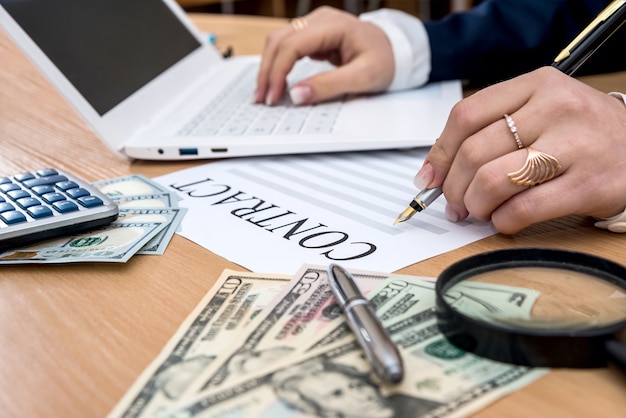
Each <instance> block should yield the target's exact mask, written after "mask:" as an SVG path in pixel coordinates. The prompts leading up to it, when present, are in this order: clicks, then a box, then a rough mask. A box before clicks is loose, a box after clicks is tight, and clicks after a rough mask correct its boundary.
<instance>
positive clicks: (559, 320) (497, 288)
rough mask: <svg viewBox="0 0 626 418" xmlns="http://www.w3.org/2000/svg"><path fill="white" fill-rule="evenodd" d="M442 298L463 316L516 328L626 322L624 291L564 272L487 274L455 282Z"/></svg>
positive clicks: (511, 269) (539, 269)
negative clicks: (625, 320)
mask: <svg viewBox="0 0 626 418" xmlns="http://www.w3.org/2000/svg"><path fill="white" fill-rule="evenodd" d="M443 297H444V299H445V300H446V302H448V303H449V304H450V306H451V307H452V308H453V309H456V310H458V311H459V312H461V313H462V314H464V315H467V316H469V317H472V318H474V319H478V320H482V321H487V322H489V323H492V324H498V325H500V326H510V327H512V328H516V329H529V330H538V329H544V330H557V329H558V330H561V331H563V330H581V329H592V328H597V327H603V326H606V325H609V324H613V323H616V322H620V321H623V320H624V319H625V318H626V290H625V289H623V288H622V287H620V286H618V285H615V284H613V283H611V282H609V281H607V280H605V279H600V278H598V277H596V276H593V275H590V274H587V273H584V272H580V271H574V270H567V269H560V268H551V267H538V266H533V267H509V268H506V269H496V270H491V271H486V272H483V273H478V274H475V275H472V276H470V277H467V278H466V279H465V280H461V281H459V282H457V283H454V284H453V285H452V286H450V287H449V288H447V289H446V290H445V292H444V295H443Z"/></svg>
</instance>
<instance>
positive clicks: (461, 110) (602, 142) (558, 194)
mask: <svg viewBox="0 0 626 418" xmlns="http://www.w3.org/2000/svg"><path fill="white" fill-rule="evenodd" d="M504 114H509V115H510V116H511V117H512V119H513V120H514V123H515V125H516V127H517V130H518V131H517V133H518V135H519V137H520V139H521V142H522V144H523V146H524V148H521V149H518V145H517V143H516V141H515V139H514V136H513V133H512V132H511V130H510V128H509V126H508V125H507V123H506V121H505V119H504V117H503V116H504ZM527 147H532V148H533V149H535V150H537V151H541V152H543V153H545V154H548V155H550V156H553V157H554V158H556V159H557V160H558V162H559V163H560V168H559V169H558V171H557V172H556V177H554V178H553V179H551V180H548V181H545V182H543V183H540V184H537V185H535V186H533V187H529V186H523V185H517V184H514V182H512V181H511V180H510V179H509V175H508V174H509V173H513V172H516V171H518V170H519V169H520V168H521V167H522V166H523V165H524V162H525V161H526V158H527V156H528V154H529V152H528V150H527V149H526V148H527ZM441 184H443V192H444V195H445V196H446V199H447V201H448V206H447V207H446V215H447V217H448V218H449V219H450V220H452V221H458V220H461V219H464V218H466V217H467V216H468V215H472V216H474V217H476V218H477V219H481V220H491V221H493V223H494V225H495V227H496V228H497V229H498V230H499V231H500V232H503V233H508V234H512V233H515V232H517V231H519V230H521V229H523V228H525V227H527V226H529V225H531V224H534V223H537V222H542V221H546V220H549V219H554V218H558V217H561V216H566V215H570V214H581V215H589V216H594V217H609V216H613V215H615V214H616V213H619V212H621V211H623V210H624V207H625V206H626V107H625V106H624V102H622V101H620V100H618V99H616V98H614V97H611V96H609V95H607V94H605V93H602V92H600V91H597V90H595V89H593V88H591V87H589V86H587V85H585V84H583V83H581V82H580V81H578V80H576V79H574V78H571V77H568V76H566V75H564V74H563V73H561V72H559V71H558V70H556V69H554V68H551V67H545V68H541V69H539V70H536V71H533V72H531V73H528V74H525V75H522V76H520V77H517V78H514V79H512V80H509V81H506V82H503V83H499V84H496V85H494V86H491V87H488V88H485V89H483V90H481V91H479V92H477V93H476V94H474V95H472V96H471V97H468V98H466V99H464V100H462V101H461V102H459V103H458V104H457V105H456V106H455V107H454V108H453V110H452V112H451V113H450V116H449V118H448V121H447V123H446V126H445V128H444V130H443V132H442V134H441V137H440V138H439V139H438V141H437V142H436V143H435V145H434V146H433V148H432V149H431V151H430V153H429V155H428V157H427V158H426V161H425V162H424V165H423V166H422V168H421V169H420V171H419V172H418V173H417V175H416V177H415V185H416V186H417V187H418V188H420V189H423V188H426V187H435V186H438V185H441Z"/></svg>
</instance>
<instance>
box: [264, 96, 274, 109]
mask: <svg viewBox="0 0 626 418" xmlns="http://www.w3.org/2000/svg"><path fill="white" fill-rule="evenodd" d="M265 104H266V105H267V106H271V105H272V104H274V98H273V97H272V93H267V96H265Z"/></svg>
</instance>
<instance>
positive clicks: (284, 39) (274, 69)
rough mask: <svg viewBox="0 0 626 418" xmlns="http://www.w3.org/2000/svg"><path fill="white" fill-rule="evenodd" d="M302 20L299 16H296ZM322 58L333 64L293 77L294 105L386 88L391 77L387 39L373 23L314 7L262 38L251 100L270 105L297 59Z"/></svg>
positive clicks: (389, 50) (392, 72) (344, 13)
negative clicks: (327, 68)
mask: <svg viewBox="0 0 626 418" xmlns="http://www.w3.org/2000/svg"><path fill="white" fill-rule="evenodd" d="M300 19H302V18H300ZM303 57H311V58H313V59H317V60H327V61H329V62H331V63H332V64H334V65H336V66H337V68H336V69H334V70H331V71H327V72H324V73H321V74H318V75H315V76H313V77H310V78H308V79H306V80H302V81H300V82H298V83H297V84H296V85H295V86H293V87H292V88H291V89H290V95H291V99H292V101H293V102H294V103H296V104H310V103H316V102H320V101H324V100H328V99H331V98H335V97H338V96H340V95H342V94H346V93H371V92H377V91H382V90H384V89H386V88H387V87H388V86H389V85H390V84H391V82H392V80H393V76H394V59H393V51H392V48H391V44H390V43H389V40H388V39H387V36H386V35H385V33H384V32H383V31H382V30H381V29H380V28H378V27H377V26H375V25H373V24H371V23H366V22H362V21H360V20H359V19H358V18H357V17H355V16H353V15H351V14H349V13H347V12H344V11H340V10H338V9H333V8H331V7H320V8H318V9H316V10H314V11H313V12H311V13H309V14H308V15H306V16H305V17H304V21H302V20H300V21H299V22H298V24H294V25H287V26H285V27H284V28H282V29H279V30H277V31H275V32H273V33H272V34H270V36H269V37H268V38H267V41H266V44H265V49H264V51H263V56H262V61H261V68H260V71H259V74H258V77H257V89H256V92H255V96H254V97H255V101H256V102H257V103H266V104H268V105H272V104H275V103H277V102H278V101H279V100H280V99H281V97H282V95H283V94H284V92H285V88H286V81H285V79H286V77H287V74H288V73H289V72H290V71H291V69H292V67H293V66H294V64H295V63H296V61H297V60H299V59H300V58H303Z"/></svg>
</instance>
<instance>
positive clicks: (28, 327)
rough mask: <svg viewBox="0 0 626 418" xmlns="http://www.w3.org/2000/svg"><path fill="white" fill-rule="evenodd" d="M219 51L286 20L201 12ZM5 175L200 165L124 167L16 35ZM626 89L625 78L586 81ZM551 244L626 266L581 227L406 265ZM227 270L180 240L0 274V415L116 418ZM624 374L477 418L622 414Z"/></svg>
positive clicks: (560, 374)
mask: <svg viewBox="0 0 626 418" xmlns="http://www.w3.org/2000/svg"><path fill="white" fill-rule="evenodd" d="M194 19H195V21H196V22H197V24H198V25H199V26H200V27H201V29H202V30H206V31H212V32H214V33H216V34H217V46H218V48H220V49H221V50H224V49H225V48H226V46H228V45H231V46H233V47H234V51H235V54H239V55H240V54H250V53H259V52H260V51H261V49H262V47H263V43H264V39H265V35H266V34H267V33H269V32H270V31H272V30H273V29H275V28H277V27H280V26H281V25H283V24H284V23H285V21H284V20H280V19H273V18H259V17H241V16H238V17H234V16H222V15H220V16H208V15H207V16H194ZM0 62H1V63H2V65H0V86H1V87H0V144H1V147H2V149H1V152H0V172H1V173H4V174H11V173H13V172H17V171H21V170H31V169H34V168H40V167H44V166H53V167H59V168H62V169H67V170H70V171H73V172H76V173H78V174H80V175H82V176H83V177H85V178H86V179H87V180H89V181H95V180H99V179H105V178H110V177H114V176H120V175H125V174H129V173H141V174H144V175H146V176H149V177H154V176H158V175H162V174H165V173H169V172H172V171H174V170H179V169H183V168H187V167H190V166H194V165H197V164H202V163H204V162H146V161H128V160H126V159H124V158H122V157H119V156H117V155H116V154H114V153H113V152H111V151H110V150H109V149H108V148H107V147H106V146H105V145H103V144H102V143H101V142H100V141H99V140H98V139H97V137H96V135H95V134H94V133H93V132H92V131H91V129H90V128H89V127H88V126H87V125H86V124H85V123H84V122H83V121H82V119H81V118H80V117H79V116H78V115H77V114H76V113H75V112H74V110H73V109H72V108H70V106H69V105H68V104H66V103H65V101H64V100H63V99H62V98H61V97H60V96H59V94H58V93H57V92H56V91H55V90H54V89H53V88H52V87H51V86H50V85H49V84H48V82H47V81H46V80H45V79H44V78H43V77H42V76H41V75H40V74H39V72H38V71H37V70H36V69H35V68H34V67H33V66H32V65H31V64H30V62H29V61H27V59H26V58H24V56H23V55H22V54H21V53H20V52H19V51H18V50H17V48H16V47H15V46H14V45H13V44H12V42H11V41H10V40H8V39H7V37H6V36H5V35H4V34H3V33H0ZM586 80H587V81H588V82H589V83H590V84H593V85H595V86H597V87H598V88H601V89H603V90H605V91H609V90H620V91H626V73H619V74H614V75H609V76H603V77H592V78H588V79H586ZM526 246H543V247H553V248H564V249H572V250H581V251H586V252H588V253H592V254H596V255H600V256H604V257H606V258H609V259H611V260H614V261H617V262H621V263H623V262H624V261H625V258H624V257H625V256H624V254H626V236H623V235H617V234H612V233H608V232H604V231H599V230H596V229H595V228H593V226H592V222H591V221H590V220H589V219H587V218H582V217H572V218H567V219H563V220H557V221H552V222H548V223H545V224H541V225H537V226H534V227H532V228H529V229H527V230H525V231H523V232H521V233H520V234H518V235H515V236H503V235H495V236H492V237H490V238H487V239H484V240H482V241H479V242H477V243H474V244H472V245H468V246H466V247H463V248H460V249H458V250H455V251H452V252H450V253H447V254H443V255H440V256H437V257H434V258H432V259H429V260H426V261H424V262H421V263H417V264H415V265H412V266H410V267H407V268H404V269H402V270H401V271H400V272H401V273H407V274H416V275H428V276H437V275H438V274H439V273H440V272H441V270H442V269H443V268H445V267H446V266H447V265H449V264H450V263H452V262H454V261H456V260H459V259H461V258H463V257H466V256H468V255H471V254H475V253H478V252H482V251H487V250H494V249H500V248H510V247H526ZM225 268H231V269H239V270H241V269H242V268H241V267H239V266H237V265H235V264H233V263H231V262H229V261H227V260H225V259H223V258H221V257H219V256H217V255H215V254H213V253H211V252H209V251H208V250H206V249H204V248H201V247H200V246H198V245H196V244H194V243H192V242H189V241H187V240H186V239H184V238H182V237H180V236H175V237H174V238H173V241H172V242H171V244H170V247H169V248H168V249H167V251H166V252H165V254H164V255H163V256H142V257H135V258H133V259H131V260H130V261H129V262H128V263H126V264H124V265H46V266H41V265H40V266H38V265H24V266H3V267H0V359H1V363H2V366H1V368H0V405H1V408H2V412H1V413H0V414H1V415H3V416H11V417H99V416H104V415H106V414H107V413H108V412H109V411H110V410H111V408H112V407H113V406H114V405H115V404H116V403H117V402H118V400H119V399H120V398H121V397H122V395H123V394H124V392H125V391H126V390H127V389H128V388H129V387H130V386H131V384H132V383H133V382H134V380H135V379H136V378H137V376H139V374H140V373H141V372H142V371H143V370H144V368H145V367H146V366H147V365H148V364H149V363H150V362H151V361H152V360H153V358H154V357H155V356H156V355H157V354H158V353H159V351H160V350H161V348H162V347H163V346H164V344H165V343H166V342H167V341H168V339H169V338H170V336H171V335H172V334H173V333H174V331H175V330H176V329H177V327H178V326H179V325H180V323H181V322H182V321H183V319H184V318H185V317H186V316H187V315H188V314H189V313H190V312H191V311H192V309H193V308H194V307H195V306H196V304H197V303H198V302H199V300H200V299H201V298H202V296H203V295H204V294H205V293H206V292H207V291H208V290H209V289H210V288H211V285H212V284H213V283H214V281H215V280H216V279H217V278H218V277H219V275H220V273H221V272H222V270H223V269H225ZM625 411H626V374H621V373H620V372H618V371H617V370H615V369H597V370H585V371H577V370H558V371H554V372H552V373H550V374H548V375H547V376H545V377H543V378H541V379H540V380H538V381H537V382H535V383H533V384H532V385H530V386H528V387H526V388H525V389H523V390H521V391H518V392H516V393H514V394H512V395H510V396H508V397H506V398H504V399H502V400H500V401H498V402H496V403H494V404H492V405H491V406H489V407H488V408H486V409H485V410H483V411H481V412H480V413H479V414H478V416H480V417H502V416H506V417H526V416H530V415H531V414H533V415H534V416H604V417H609V416H615V417H617V416H624V415H625V414H626V412H625Z"/></svg>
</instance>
